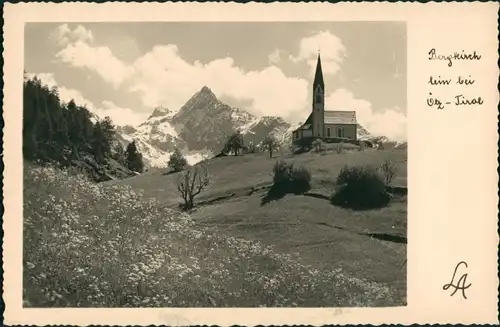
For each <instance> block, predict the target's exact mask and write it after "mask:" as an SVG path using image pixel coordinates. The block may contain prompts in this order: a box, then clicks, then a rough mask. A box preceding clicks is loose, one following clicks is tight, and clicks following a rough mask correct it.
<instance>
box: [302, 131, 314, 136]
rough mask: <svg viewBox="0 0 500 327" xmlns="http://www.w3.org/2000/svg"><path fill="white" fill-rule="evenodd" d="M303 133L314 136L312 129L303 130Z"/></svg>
mask: <svg viewBox="0 0 500 327" xmlns="http://www.w3.org/2000/svg"><path fill="white" fill-rule="evenodd" d="M302 135H303V137H311V136H313V134H312V130H310V129H305V130H303V131H302Z"/></svg>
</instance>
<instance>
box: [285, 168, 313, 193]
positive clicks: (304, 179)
mask: <svg viewBox="0 0 500 327" xmlns="http://www.w3.org/2000/svg"><path fill="white" fill-rule="evenodd" d="M290 183H291V184H292V185H293V186H294V190H295V191H298V192H307V191H309V190H310V189H311V173H310V172H309V170H307V169H306V168H305V167H299V168H293V167H292V169H291V170H290Z"/></svg>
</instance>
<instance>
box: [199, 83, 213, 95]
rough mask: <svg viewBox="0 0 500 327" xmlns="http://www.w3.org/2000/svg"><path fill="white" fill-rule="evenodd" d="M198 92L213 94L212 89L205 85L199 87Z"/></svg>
mask: <svg viewBox="0 0 500 327" xmlns="http://www.w3.org/2000/svg"><path fill="white" fill-rule="evenodd" d="M200 93H205V94H213V92H212V90H211V89H210V88H209V87H208V86H206V85H204V86H203V87H202V88H201V90H200Z"/></svg>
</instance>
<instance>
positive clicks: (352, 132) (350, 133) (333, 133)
mask: <svg viewBox="0 0 500 327" xmlns="http://www.w3.org/2000/svg"><path fill="white" fill-rule="evenodd" d="M328 128H330V136H329V137H337V128H342V129H343V131H344V132H343V137H346V138H350V139H351V140H356V134H357V131H356V125H354V124H325V132H324V135H325V137H327V138H328Z"/></svg>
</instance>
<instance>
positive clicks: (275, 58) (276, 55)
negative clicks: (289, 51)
mask: <svg viewBox="0 0 500 327" xmlns="http://www.w3.org/2000/svg"><path fill="white" fill-rule="evenodd" d="M267 59H268V60H269V63H270V64H273V65H274V64H277V63H279V62H280V61H281V51H280V50H279V49H275V50H274V51H273V52H271V53H270V54H269V56H267Z"/></svg>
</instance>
